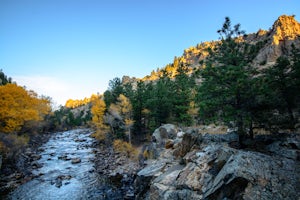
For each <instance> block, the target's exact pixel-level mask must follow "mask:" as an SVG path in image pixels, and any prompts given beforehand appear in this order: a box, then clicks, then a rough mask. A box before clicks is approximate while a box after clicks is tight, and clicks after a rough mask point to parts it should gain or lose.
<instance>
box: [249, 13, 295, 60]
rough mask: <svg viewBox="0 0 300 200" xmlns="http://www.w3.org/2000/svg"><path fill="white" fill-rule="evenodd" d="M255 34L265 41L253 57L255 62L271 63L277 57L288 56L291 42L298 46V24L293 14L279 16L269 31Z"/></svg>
mask: <svg viewBox="0 0 300 200" xmlns="http://www.w3.org/2000/svg"><path fill="white" fill-rule="evenodd" d="M257 35H259V37H261V39H265V40H266V41H267V42H266V44H265V46H264V47H263V48H262V49H261V50H260V52H259V53H258V55H257V57H256V58H255V60H254V63H255V64H259V63H266V64H273V63H274V62H275V61H276V59H277V58H278V57H280V56H283V55H284V56H289V54H290V52H291V49H292V48H291V45H292V44H294V45H295V47H297V48H299V47H300V40H299V38H300V24H299V23H298V22H297V21H296V20H295V18H294V16H286V15H282V16H280V17H279V18H278V19H277V20H276V21H275V23H274V24H273V27H272V29H271V30H270V31H268V32H264V34H258V33H257ZM264 35H265V36H264Z"/></svg>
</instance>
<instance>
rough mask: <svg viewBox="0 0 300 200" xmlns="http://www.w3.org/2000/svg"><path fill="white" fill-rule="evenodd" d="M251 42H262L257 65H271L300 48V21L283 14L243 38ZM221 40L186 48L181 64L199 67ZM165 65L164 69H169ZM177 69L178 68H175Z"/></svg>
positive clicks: (146, 78)
mask: <svg viewBox="0 0 300 200" xmlns="http://www.w3.org/2000/svg"><path fill="white" fill-rule="evenodd" d="M243 39H244V40H245V41H246V42H247V43H249V44H258V43H259V44H260V50H259V52H258V54H257V56H256V58H255V59H254V60H253V65H254V66H256V67H266V66H271V65H273V64H274V63H275V62H276V59H277V58H278V57H280V56H289V55H290V53H291V49H292V48H291V45H292V44H294V45H295V47H296V48H300V23H299V22H297V21H296V20H295V18H294V16H287V15H282V16H280V17H279V18H278V19H277V20H276V21H275V22H274V24H273V26H272V28H271V29H270V30H268V31H266V30H261V29H260V30H258V31H257V33H252V34H248V35H246V36H245V37H244V38H243ZM217 42H219V41H211V42H203V43H200V44H198V45H196V46H193V47H190V48H187V49H185V50H184V52H183V55H182V56H181V57H179V58H178V60H179V62H180V63H181V64H185V65H188V66H189V67H190V70H195V69H197V68H198V67H199V66H200V65H199V62H200V61H202V60H204V59H205V58H206V57H207V56H208V52H207V51H206V49H207V48H209V47H210V48H212V47H214V46H215V45H216V43H217ZM167 68H168V67H165V68H163V69H166V70H168V69H167ZM173 70H176V69H173ZM159 73H160V72H159V71H157V72H155V73H152V74H151V75H149V76H147V77H144V78H143V80H144V81H151V80H155V79H157V78H158V77H159Z"/></svg>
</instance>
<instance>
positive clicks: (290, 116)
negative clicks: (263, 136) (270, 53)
mask: <svg viewBox="0 0 300 200" xmlns="http://www.w3.org/2000/svg"><path fill="white" fill-rule="evenodd" d="M297 65H298V64H297V61H294V63H293V65H292V64H291V62H290V61H289V60H288V58H286V57H279V58H278V59H277V61H276V64H275V65H274V66H273V67H270V68H268V69H266V70H264V71H263V77H262V78H263V79H264V85H263V87H264V88H263V89H264V91H265V92H264V93H265V96H264V97H265V99H266V100H265V101H267V103H268V104H269V108H270V109H271V111H272V114H273V115H272V117H273V118H271V119H272V120H273V123H274V122H275V123H276V124H277V126H279V127H282V128H291V129H293V128H294V126H295V124H296V118H295V116H294V113H293V110H294V109H295V108H296V107H297V103H298V102H297V96H299V94H298V93H297V92H295V91H299V90H297V89H299V85H298V84H299V82H298V81H299V78H300V77H299V74H298V72H297V68H298V67H297ZM278 112H279V115H278V114H276V115H275V114H274V113H278ZM285 113H287V117H285ZM283 125H284V126H283Z"/></svg>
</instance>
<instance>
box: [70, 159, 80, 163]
mask: <svg viewBox="0 0 300 200" xmlns="http://www.w3.org/2000/svg"><path fill="white" fill-rule="evenodd" d="M80 162H81V159H80V158H72V161H71V163H72V164H77V163H80Z"/></svg>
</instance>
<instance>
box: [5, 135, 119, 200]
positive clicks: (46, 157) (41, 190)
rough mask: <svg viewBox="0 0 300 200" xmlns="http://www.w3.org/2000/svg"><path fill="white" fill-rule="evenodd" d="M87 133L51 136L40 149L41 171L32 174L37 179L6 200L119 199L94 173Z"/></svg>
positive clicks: (92, 140) (89, 139)
mask: <svg viewBox="0 0 300 200" xmlns="http://www.w3.org/2000/svg"><path fill="white" fill-rule="evenodd" d="M90 134H91V133H90V131H89V130H88V129H78V130H71V131H66V132H62V133H57V134H55V135H53V137H52V138H50V140H49V141H48V142H47V143H46V144H44V145H43V146H42V147H41V150H42V152H41V153H40V155H41V156H42V157H41V159H40V160H38V161H37V166H38V165H40V166H39V167H40V168H38V169H36V170H34V171H33V174H34V175H36V178H34V179H32V180H31V181H29V182H27V183H25V184H23V185H21V186H20V187H18V188H17V189H16V190H14V191H13V192H12V193H11V194H10V195H9V196H8V197H7V199H24V200H47V199H49V200H50V199H55V200H67V199H68V200H69V199H70V200H77V199H122V196H121V194H120V193H119V192H118V191H117V190H114V189H113V187H110V186H109V184H108V183H107V182H106V180H105V179H104V178H103V177H101V176H100V175H99V174H97V173H96V170H95V168H94V163H93V160H94V159H95V155H94V153H93V150H94V148H93V147H92V144H93V142H94V139H93V138H91V137H89V136H90ZM79 159H80V160H79ZM76 162H77V163H76Z"/></svg>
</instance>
